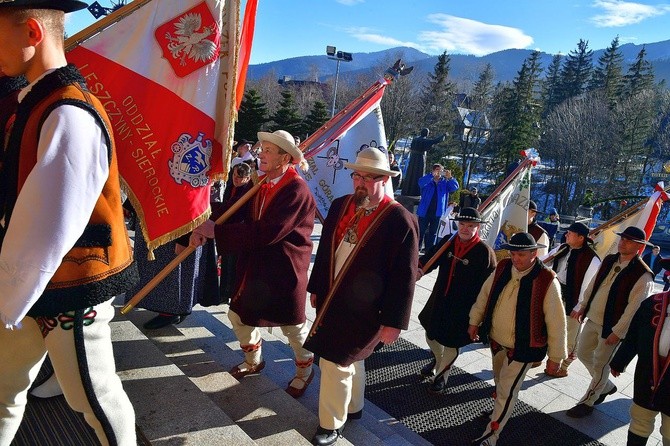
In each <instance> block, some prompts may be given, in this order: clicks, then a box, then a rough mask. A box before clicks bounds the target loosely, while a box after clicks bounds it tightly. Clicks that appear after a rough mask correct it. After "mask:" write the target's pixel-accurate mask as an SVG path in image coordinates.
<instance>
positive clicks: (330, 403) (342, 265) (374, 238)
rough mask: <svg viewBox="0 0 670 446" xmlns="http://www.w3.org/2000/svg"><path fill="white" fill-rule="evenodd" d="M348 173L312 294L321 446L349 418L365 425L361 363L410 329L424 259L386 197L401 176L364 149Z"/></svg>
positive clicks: (410, 226) (409, 225)
mask: <svg viewBox="0 0 670 446" xmlns="http://www.w3.org/2000/svg"><path fill="white" fill-rule="evenodd" d="M345 167H346V168H347V169H352V170H353V173H352V175H351V177H352V179H353V183H354V188H355V192H354V194H353V195H345V196H344V197H340V198H337V199H335V200H334V201H333V203H332V206H331V208H330V211H329V212H328V217H327V218H326V220H325V222H324V224H323V231H322V233H321V242H320V243H319V249H318V251H317V253H316V259H315V261H314V267H313V269H312V275H311V276H310V280H309V284H308V287H307V289H308V291H309V292H310V293H312V294H311V297H310V299H311V303H312V305H313V306H314V307H315V308H316V309H317V316H316V319H315V321H314V324H313V325H312V329H311V330H310V333H309V336H308V338H307V342H305V348H307V349H309V350H310V351H312V352H314V353H316V354H318V355H319V356H320V357H321V361H320V363H319V366H320V368H321V390H320V393H319V428H318V430H317V432H316V434H315V436H314V439H313V440H312V442H313V444H316V445H330V444H333V443H335V442H336V441H337V439H338V438H339V437H340V436H341V434H342V428H343V427H344V423H345V422H346V421H347V419H359V418H361V416H362V412H363V404H364V400H365V399H364V391H365V365H364V360H365V358H367V357H368V356H370V354H371V353H372V351H373V349H374V348H375V346H377V345H378V344H379V342H382V343H383V344H390V343H392V342H394V341H395V340H396V339H398V336H399V335H400V330H404V329H407V326H408V323H409V318H410V312H411V309H412V297H413V295H414V285H415V281H416V275H417V272H416V266H417V265H418V260H419V259H418V249H417V246H418V242H417V238H418V235H417V227H416V226H417V225H416V220H415V219H414V217H413V216H412V214H411V213H410V212H409V211H407V210H406V209H405V208H404V207H402V206H401V205H400V204H398V203H397V202H395V201H394V200H393V199H392V198H391V197H389V196H388V195H386V194H385V187H386V186H385V185H386V183H387V182H388V181H389V178H390V177H391V176H394V175H397V173H396V172H395V171H392V170H389V165H388V158H387V157H386V154H385V153H384V152H382V151H381V150H379V149H377V148H373V147H370V148H367V149H363V150H362V151H361V152H360V153H359V154H358V156H357V157H356V162H355V163H346V164H345Z"/></svg>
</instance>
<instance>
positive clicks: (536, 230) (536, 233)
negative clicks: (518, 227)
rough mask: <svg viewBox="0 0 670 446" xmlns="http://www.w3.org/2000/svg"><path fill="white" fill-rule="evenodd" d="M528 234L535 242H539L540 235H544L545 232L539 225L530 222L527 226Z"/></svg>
mask: <svg viewBox="0 0 670 446" xmlns="http://www.w3.org/2000/svg"><path fill="white" fill-rule="evenodd" d="M528 233H529V234H530V235H532V236H533V238H534V239H535V241H536V242H537V241H539V240H540V237H542V234H546V233H547V231H545V230H544V228H543V227H542V226H540V225H538V224H537V223H535V222H532V223H531V224H529V225H528Z"/></svg>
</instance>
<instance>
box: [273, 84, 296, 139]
mask: <svg viewBox="0 0 670 446" xmlns="http://www.w3.org/2000/svg"><path fill="white" fill-rule="evenodd" d="M281 97H282V98H281V101H279V108H278V109H277V111H276V112H275V114H274V115H272V117H271V119H272V121H274V124H273V125H272V126H271V127H270V130H271V131H275V130H286V131H287V132H289V133H290V134H291V135H293V136H301V135H303V133H304V132H303V131H302V118H301V117H300V114H299V113H298V108H297V107H296V105H295V100H294V99H293V93H291V90H282V92H281Z"/></svg>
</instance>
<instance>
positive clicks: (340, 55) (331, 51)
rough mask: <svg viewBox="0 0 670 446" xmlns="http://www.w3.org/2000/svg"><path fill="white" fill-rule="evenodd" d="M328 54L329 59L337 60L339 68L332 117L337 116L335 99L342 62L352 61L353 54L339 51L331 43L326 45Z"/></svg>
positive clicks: (337, 69)
mask: <svg viewBox="0 0 670 446" xmlns="http://www.w3.org/2000/svg"><path fill="white" fill-rule="evenodd" d="M326 54H327V55H328V59H331V60H336V61H337V68H336V69H335V88H334V90H333V108H332V110H331V112H330V117H331V118H332V117H333V116H335V100H336V99H337V80H338V78H339V77H340V62H351V61H352V60H353V57H352V56H351V53H345V52H344V51H337V48H335V47H334V46H330V45H328V46H327V47H326Z"/></svg>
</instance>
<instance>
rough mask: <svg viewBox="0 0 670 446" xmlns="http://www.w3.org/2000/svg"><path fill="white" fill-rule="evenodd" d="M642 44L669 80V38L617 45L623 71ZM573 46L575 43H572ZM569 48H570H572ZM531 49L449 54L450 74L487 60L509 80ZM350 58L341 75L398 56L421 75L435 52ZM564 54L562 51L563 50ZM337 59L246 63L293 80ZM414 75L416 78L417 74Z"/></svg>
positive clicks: (470, 70)
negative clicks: (621, 56)
mask: <svg viewBox="0 0 670 446" xmlns="http://www.w3.org/2000/svg"><path fill="white" fill-rule="evenodd" d="M643 46H644V47H645V49H646V52H647V55H646V59H647V60H648V61H649V62H651V63H652V65H653V67H654V74H655V76H656V81H657V82H660V81H662V80H665V81H666V83H668V81H670V40H665V41H661V42H653V43H645V44H633V43H626V44H622V45H621V46H620V47H619V50H620V51H621V53H622V55H623V56H624V63H625V67H624V71H625V70H627V68H628V66H629V65H630V64H631V63H632V62H633V61H634V60H635V58H636V57H637V55H638V53H639V52H640V50H641V49H642V47H643ZM575 48H576V45H575ZM571 51H572V50H571ZM604 51H605V50H604V49H598V50H593V59H592V60H593V64H594V65H595V64H597V61H598V58H599V57H600V56H601V55H602V54H603V52H604ZM532 52H533V50H526V49H505V50H501V51H497V52H494V53H490V54H487V55H485V56H473V55H466V54H449V53H447V54H449V58H450V60H451V63H450V71H449V76H450V78H451V79H452V80H454V81H465V82H475V81H476V80H477V78H478V77H479V73H481V70H482V68H483V67H484V66H485V65H486V64H487V63H490V64H491V66H492V67H493V70H494V73H495V82H506V81H511V80H512V79H514V77H515V76H516V75H517V72H518V71H519V70H520V69H521V64H522V63H523V61H524V60H525V59H526V58H527V57H528V56H530V54H531V53H532ZM352 55H353V60H352V61H351V62H341V63H340V64H339V65H340V77H341V78H344V79H346V78H348V77H350V76H354V75H357V74H360V73H362V72H366V71H370V70H372V69H374V68H376V67H377V66H379V65H380V64H383V63H384V62H386V63H387V64H388V63H389V62H390V63H392V61H394V60H395V59H397V58H398V57H402V59H403V62H405V63H406V64H407V65H409V66H412V65H413V66H414V67H415V71H414V76H417V75H419V76H421V77H424V76H425V74H427V73H432V72H433V68H434V67H435V64H436V63H437V58H438V56H433V55H430V54H426V53H423V52H421V51H419V50H417V49H415V48H410V47H395V48H389V49H386V50H381V51H374V52H370V53H352ZM562 56H563V57H565V55H564V54H562ZM553 57H554V55H553V54H549V53H545V52H540V63H541V65H542V68H543V70H546V69H547V67H548V66H549V64H550V63H551V60H552V58H553ZM336 66H337V63H335V61H334V60H330V59H328V57H327V56H326V55H325V54H324V55H310V56H299V57H292V58H288V59H282V60H278V61H272V62H266V63H262V64H254V65H250V66H249V70H248V73H247V76H248V77H249V79H252V80H256V79H260V78H262V77H264V76H267V75H268V74H270V73H271V72H272V71H274V74H275V76H276V77H277V78H280V79H281V78H284V77H288V78H291V79H294V80H319V81H325V80H327V79H329V78H330V77H332V76H334V75H335V70H336ZM419 76H417V78H418V77H419Z"/></svg>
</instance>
